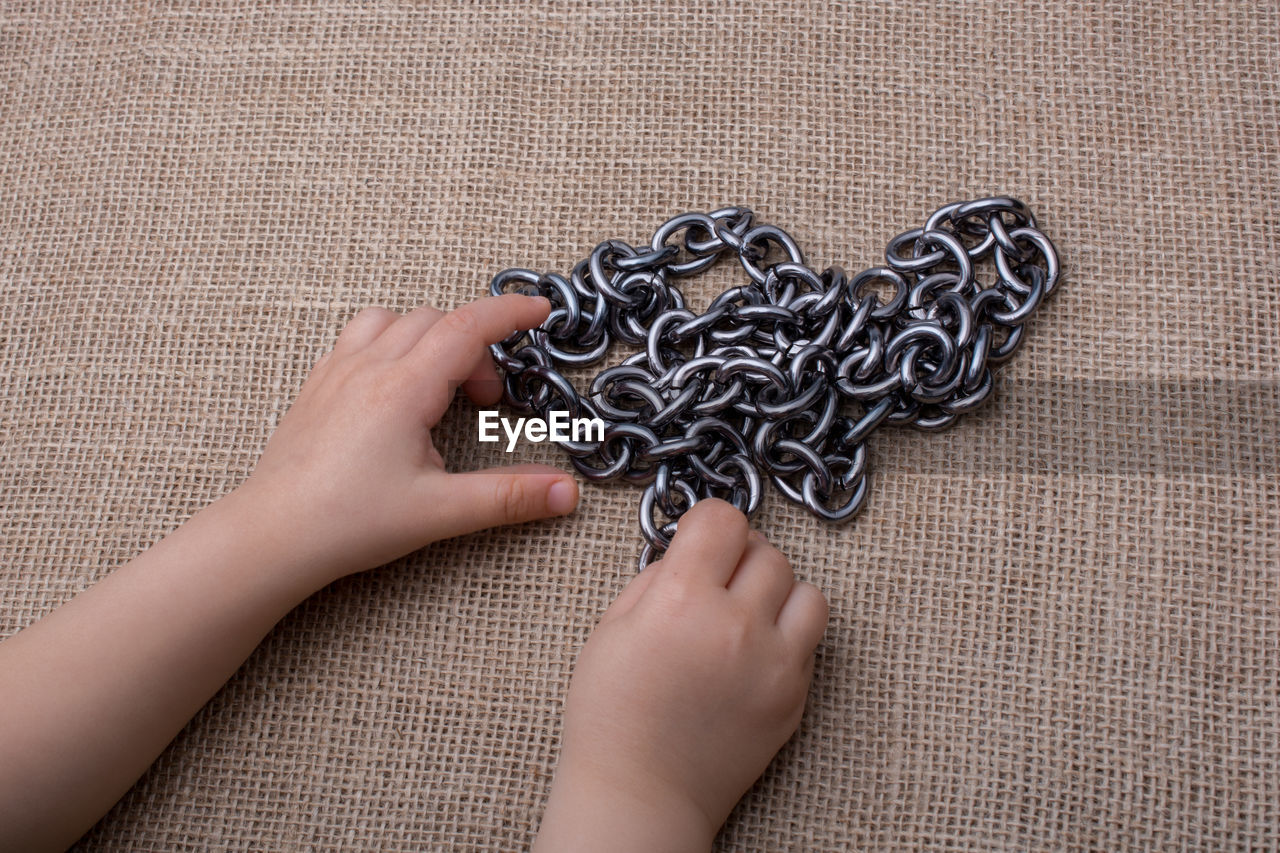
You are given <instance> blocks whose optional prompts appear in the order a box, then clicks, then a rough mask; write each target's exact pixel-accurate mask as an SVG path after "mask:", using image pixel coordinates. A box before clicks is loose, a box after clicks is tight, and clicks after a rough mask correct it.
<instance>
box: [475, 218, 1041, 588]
mask: <svg viewBox="0 0 1280 853" xmlns="http://www.w3.org/2000/svg"><path fill="white" fill-rule="evenodd" d="M724 255H733V256H736V257H737V259H738V261H739V263H740V264H741V265H742V268H743V270H744V271H745V272H746V273H747V277H748V279H749V281H748V282H747V283H745V284H743V285H741V286H738V287H733V288H730V289H729V290H726V291H725V292H723V293H721V294H720V295H719V296H717V297H716V298H715V299H714V300H713V301H712V302H711V304H710V305H709V306H708V308H707V310H706V311H704V312H703V313H701V314H696V313H694V312H693V311H692V310H690V309H689V308H687V307H686V306H685V303H684V297H683V295H682V293H681V291H680V289H679V288H678V287H676V286H675V283H674V282H675V280H676V279H679V278H682V277H685V276H690V275H694V274H696V273H699V272H701V271H703V270H705V269H706V268H707V267H709V266H711V265H712V264H714V263H715V262H716V261H717V260H719V259H720V258H721V257H722V256H724ZM770 259H773V260H770ZM980 266H981V267H983V269H982V270H980V269H979V267H980ZM992 268H993V269H992ZM980 272H982V273H983V274H984V275H986V276H987V278H988V282H987V283H984V282H983V281H982V280H981V279H980V277H979V273H980ZM1058 277H1059V267H1058V256H1057V252H1056V251H1055V249H1054V247H1053V244H1052V243H1051V242H1050V241H1049V238H1047V237H1046V236H1045V235H1044V234H1043V233H1041V232H1040V231H1039V230H1037V228H1036V222H1035V217H1034V216H1033V215H1032V213H1031V211H1030V210H1029V209H1028V208H1027V206H1026V205H1024V204H1023V203H1022V202H1020V201H1018V200H1016V199H1012V198H1001V197H993V198H982V199H977V200H975V201H968V202H956V203H953V204H948V205H945V206H943V207H940V208H938V209H937V210H936V211H934V212H933V213H932V214H931V215H930V216H929V217H928V219H926V220H925V224H924V225H923V227H920V228H914V229H912V230H910V231H904V232H903V233H901V234H899V235H898V236H896V237H894V238H893V239H892V240H890V241H889V244H888V247H887V248H886V249H885V266H878V267H872V268H869V269H866V270H863V271H862V272H860V273H858V274H857V275H854V276H852V277H849V276H847V275H846V274H845V271H844V270H842V269H841V268H839V267H835V266H832V267H828V268H827V269H825V270H823V271H822V272H821V273H818V272H816V271H814V270H813V269H812V268H810V267H809V266H807V265H806V263H805V260H804V255H803V253H802V252H801V250H800V248H799V246H798V245H797V244H796V242H795V241H794V240H792V238H791V237H790V235H788V234H787V233H786V232H785V231H783V230H781V229H780V228H777V227H776V226H773V225H764V224H757V223H756V222H755V221H754V217H753V215H752V212H751V211H750V210H748V209H747V208H744V207H725V208H721V209H719V210H713V211H711V212H710V213H682V214H680V215H679V216H675V217H672V218H671V219H668V220H667V221H666V222H664V223H663V224H662V225H661V226H660V227H659V228H658V229H657V231H655V232H654V234H653V238H652V239H651V240H650V241H649V243H648V245H642V246H631V245H629V244H628V243H625V242H623V241H621V240H606V241H604V242H602V243H600V244H599V245H598V246H596V247H595V249H594V250H592V252H591V254H590V256H589V257H587V258H586V259H584V260H582V261H580V262H579V263H578V264H577V265H576V266H575V267H574V268H573V270H572V271H571V272H570V273H569V276H568V277H567V278H566V277H564V276H561V275H558V274H556V273H538V272H534V271H533V270H527V269H506V270H503V271H502V272H500V273H498V274H497V275H496V276H494V278H493V281H492V283H491V285H490V292H491V293H493V294H494V295H499V294H502V293H509V292H519V293H527V294H531V295H541V296H545V297H547V299H549V300H550V301H551V304H552V310H551V315H550V316H549V317H548V318H547V320H546V322H545V323H543V324H542V326H540V327H539V328H537V329H534V330H532V331H529V332H517V333H516V334H514V335H512V336H511V337H510V338H507V339H506V340H504V341H502V342H501V343H498V344H495V345H493V347H492V348H491V349H492V352H493V356H494V359H495V360H496V361H497V363H498V365H499V366H500V367H502V369H503V370H504V371H505V374H506V375H505V378H504V397H505V400H506V403H507V404H508V405H510V406H511V407H512V408H514V409H515V410H516V411H518V412H521V413H525V414H531V413H536V414H538V415H539V416H541V417H543V418H549V417H550V415H551V413H552V412H558V411H563V412H566V413H567V414H568V416H569V417H571V418H581V417H598V418H600V419H601V420H603V421H604V422H605V424H606V429H605V431H604V437H603V439H602V440H599V441H564V442H560V446H561V447H562V448H563V449H564V450H565V451H566V452H567V453H568V454H569V456H570V458H571V460H572V462H573V465H574V467H576V468H577V469H578V471H579V472H581V474H582V475H583V476H584V477H586V478H587V479H588V480H593V481H604V480H614V479H625V480H628V481H631V482H633V483H637V484H642V485H644V486H645V489H644V493H643V496H642V498H641V501H640V529H641V532H642V533H643V535H644V538H645V540H646V542H647V544H646V545H645V547H644V550H643V551H642V553H641V555H640V561H639V562H640V567H641V568H643V567H644V566H645V565H647V564H648V563H649V562H650V560H652V559H654V558H655V557H656V556H657V555H658V554H659V553H660V552H662V551H664V550H665V549H666V547H667V545H668V544H669V543H670V541H671V535H672V534H673V533H674V532H675V529H676V525H677V520H678V519H679V517H680V516H681V515H682V514H683V513H684V512H686V511H687V510H688V509H689V507H691V506H692V505H693V504H694V503H696V502H697V501H699V500H702V499H704V498H708V497H719V498H723V499H725V500H727V501H729V502H730V503H732V504H733V505H734V506H736V507H737V508H738V509H739V510H741V511H743V512H744V513H746V514H747V515H752V514H753V513H755V511H756V510H757V509H758V508H759V506H760V498H761V491H762V487H763V482H764V479H765V477H768V479H769V480H771V481H772V482H773V484H774V486H775V487H777V489H778V490H779V491H780V492H781V493H782V494H783V496H785V497H786V498H787V499H789V500H792V501H795V502H796V503H799V504H802V505H803V506H805V507H806V508H808V509H809V510H810V511H811V512H813V513H814V514H815V515H817V516H819V517H821V518H824V519H827V520H830V521H842V520H845V519H848V518H851V517H852V516H854V515H855V514H857V512H858V511H859V510H860V509H861V508H862V506H863V503H864V502H865V500H866V497H867V449H866V441H867V438H868V437H869V436H870V435H871V433H872V432H874V431H875V429H876V428H877V427H879V426H881V425H882V424H886V423H891V424H908V423H909V424H912V425H914V426H916V427H918V428H920V429H925V430H938V429H942V428H944V427H947V426H950V425H951V424H952V423H954V422H955V421H956V419H957V418H959V417H960V415H962V414H964V413H965V412H969V411H972V410H973V409H974V408H976V407H977V406H979V405H980V404H981V403H982V402H983V401H985V400H986V399H987V398H988V397H989V396H990V395H991V393H992V391H993V389H994V387H995V371H996V370H997V369H998V367H999V366H1000V365H1001V364H1003V363H1004V362H1005V361H1007V360H1008V359H1009V358H1010V357H1012V356H1013V354H1014V353H1015V352H1016V351H1017V349H1018V348H1019V347H1020V346H1021V344H1022V340H1023V330H1024V324H1025V323H1026V321H1027V319H1028V318H1029V317H1030V316H1031V315H1032V314H1033V313H1034V312H1035V310H1036V309H1037V308H1038V307H1039V306H1040V305H1041V303H1042V302H1043V301H1044V299H1045V297H1047V296H1048V295H1049V294H1050V293H1052V292H1053V290H1054V287H1055V286H1056V285H1057V282H1058ZM882 293H884V294H885V295H883V296H882V295H881V294H882ZM614 341H621V342H623V343H625V344H629V345H631V346H633V347H637V348H639V350H638V351H637V352H635V353H634V354H633V355H631V356H629V357H627V358H626V359H624V360H623V361H622V362H621V363H620V364H617V365H615V366H613V367H609V368H606V369H604V370H602V371H601V372H600V373H599V374H597V375H596V377H595V379H594V380H593V381H592V382H591V385H590V388H589V390H588V392H587V393H586V394H585V395H583V394H581V393H580V392H579V391H578V390H577V389H576V388H575V387H574V385H573V383H572V382H571V381H570V380H569V379H568V378H566V377H565V375H564V374H563V373H562V372H561V370H562V369H564V368H573V367H582V366H587V365H593V364H596V363H598V362H599V361H601V360H602V359H604V357H605V355H606V354H607V352H608V350H609V348H610V345H611V344H612V342H614Z"/></svg>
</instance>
